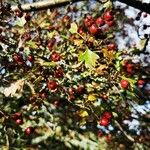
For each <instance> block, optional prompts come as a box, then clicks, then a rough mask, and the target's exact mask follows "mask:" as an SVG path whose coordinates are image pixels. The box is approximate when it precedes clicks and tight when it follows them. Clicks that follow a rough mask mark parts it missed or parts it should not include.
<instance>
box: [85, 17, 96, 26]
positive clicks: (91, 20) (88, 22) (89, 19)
mask: <svg viewBox="0 0 150 150" xmlns="http://www.w3.org/2000/svg"><path fill="white" fill-rule="evenodd" d="M93 23H94V18H93V17H92V16H90V15H88V16H86V18H85V19H84V25H85V26H86V27H90V26H91V25H92V24H93Z"/></svg>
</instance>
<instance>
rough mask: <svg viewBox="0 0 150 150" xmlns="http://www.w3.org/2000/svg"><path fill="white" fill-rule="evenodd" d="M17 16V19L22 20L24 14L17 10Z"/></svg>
mask: <svg viewBox="0 0 150 150" xmlns="http://www.w3.org/2000/svg"><path fill="white" fill-rule="evenodd" d="M15 15H16V16H17V17H19V18H21V17H22V16H23V13H22V12H21V11H20V10H19V9H17V10H15Z"/></svg>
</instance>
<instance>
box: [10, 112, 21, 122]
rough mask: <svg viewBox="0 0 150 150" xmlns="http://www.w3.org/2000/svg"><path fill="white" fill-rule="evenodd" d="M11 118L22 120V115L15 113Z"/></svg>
mask: <svg viewBox="0 0 150 150" xmlns="http://www.w3.org/2000/svg"><path fill="white" fill-rule="evenodd" d="M11 118H12V119H13V120H17V119H20V118H22V113H21V112H16V113H15V114H13V115H12V116H11Z"/></svg>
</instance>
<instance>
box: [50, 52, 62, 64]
mask: <svg viewBox="0 0 150 150" xmlns="http://www.w3.org/2000/svg"><path fill="white" fill-rule="evenodd" d="M60 59H61V56H60V54H58V53H53V54H52V55H51V60H52V61H55V62H57V61H60Z"/></svg>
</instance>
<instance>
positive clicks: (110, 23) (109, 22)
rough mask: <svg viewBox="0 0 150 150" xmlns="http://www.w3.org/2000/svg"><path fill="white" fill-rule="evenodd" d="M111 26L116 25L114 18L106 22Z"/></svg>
mask: <svg viewBox="0 0 150 150" xmlns="http://www.w3.org/2000/svg"><path fill="white" fill-rule="evenodd" d="M105 23H106V24H107V25H108V26H109V27H112V26H114V24H115V22H114V21H113V20H112V21H106V22H105Z"/></svg>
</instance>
